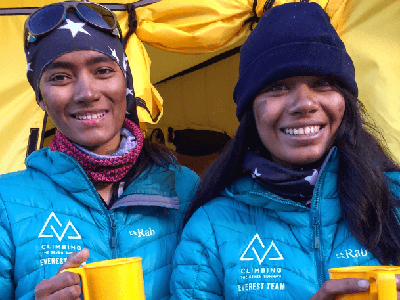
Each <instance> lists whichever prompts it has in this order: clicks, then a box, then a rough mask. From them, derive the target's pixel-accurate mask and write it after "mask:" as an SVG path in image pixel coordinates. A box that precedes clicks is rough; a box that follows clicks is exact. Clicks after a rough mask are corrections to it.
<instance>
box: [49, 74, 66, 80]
mask: <svg viewBox="0 0 400 300" xmlns="http://www.w3.org/2000/svg"><path fill="white" fill-rule="evenodd" d="M66 79H68V78H67V75H63V74H58V75H55V76H52V77H51V78H50V81H55V82H61V81H64V80H66Z"/></svg>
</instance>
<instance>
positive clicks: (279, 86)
mask: <svg viewBox="0 0 400 300" xmlns="http://www.w3.org/2000/svg"><path fill="white" fill-rule="evenodd" d="M284 90H287V88H286V87H285V86H284V85H283V84H276V85H273V86H271V87H270V88H268V89H266V90H265V91H266V92H280V91H284Z"/></svg>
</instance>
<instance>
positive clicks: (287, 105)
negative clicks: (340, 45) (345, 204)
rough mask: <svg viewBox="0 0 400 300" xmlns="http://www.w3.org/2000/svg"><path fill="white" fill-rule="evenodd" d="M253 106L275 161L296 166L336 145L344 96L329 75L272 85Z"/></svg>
mask: <svg viewBox="0 0 400 300" xmlns="http://www.w3.org/2000/svg"><path fill="white" fill-rule="evenodd" d="M253 109H254V116H255V121H256V126H257V131H258V135H259V136H260V139H261V141H262V143H263V144H264V146H265V147H266V148H267V149H268V151H269V152H270V154H271V157H272V161H273V162H275V163H277V164H279V165H282V166H286V167H289V168H295V167H299V166H303V165H306V164H310V163H313V162H316V161H318V160H319V159H321V158H322V157H323V156H324V154H325V153H326V152H327V151H328V150H329V149H330V148H331V147H332V146H333V143H334V140H335V135H336V132H337V130H338V128H339V126H340V124H341V122H342V118H343V114H344V110H345V100H344V97H343V96H342V94H340V93H339V91H338V90H337V89H336V88H335V87H334V86H333V85H332V83H331V82H330V81H329V80H327V79H326V78H323V77H317V76H296V77H291V78H286V79H283V80H280V81H277V82H275V83H273V84H271V85H269V86H268V87H267V88H266V89H264V91H263V92H261V93H260V94H259V95H258V96H257V97H256V99H255V100H254V103H253Z"/></svg>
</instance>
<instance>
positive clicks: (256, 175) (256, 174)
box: [251, 168, 261, 178]
mask: <svg viewBox="0 0 400 300" xmlns="http://www.w3.org/2000/svg"><path fill="white" fill-rule="evenodd" d="M259 176H261V173H257V168H256V169H255V170H254V173H253V174H251V177H253V178H257V177H259Z"/></svg>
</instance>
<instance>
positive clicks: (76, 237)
mask: <svg viewBox="0 0 400 300" xmlns="http://www.w3.org/2000/svg"><path fill="white" fill-rule="evenodd" d="M50 220H54V221H55V222H51V223H53V224H55V223H57V224H58V226H59V227H60V228H58V229H59V230H62V229H63V226H62V224H61V222H60V221H59V220H58V218H57V217H56V214H55V213H54V212H52V213H51V214H50V216H49V217H48V218H47V220H46V223H44V226H43V228H42V230H41V231H40V233H39V237H42V238H43V237H49V238H51V237H54V235H55V236H56V237H57V239H58V241H59V242H61V241H62V239H63V238H64V236H65V234H66V233H67V231H68V228H71V230H72V231H71V230H70V231H69V233H74V235H68V236H67V238H68V239H70V240H80V239H82V237H81V235H80V234H79V232H78V230H76V228H75V226H74V224H72V222H71V221H70V220H68V223H67V225H66V226H65V228H64V230H62V233H61V235H59V234H58V232H59V230H56V229H55V228H54V226H53V224H50V229H51V230H50V229H48V225H49V223H50ZM52 233H54V235H53V234H52Z"/></svg>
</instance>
